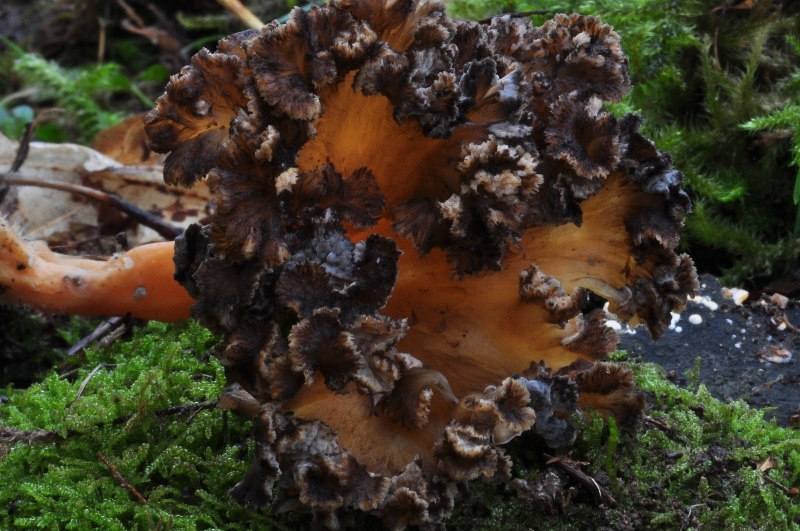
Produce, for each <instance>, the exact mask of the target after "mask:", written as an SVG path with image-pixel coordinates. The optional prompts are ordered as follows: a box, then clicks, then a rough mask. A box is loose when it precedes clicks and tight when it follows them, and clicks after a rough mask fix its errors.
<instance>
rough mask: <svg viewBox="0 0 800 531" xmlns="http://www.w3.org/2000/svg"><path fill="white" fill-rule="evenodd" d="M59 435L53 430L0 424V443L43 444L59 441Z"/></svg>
mask: <svg viewBox="0 0 800 531" xmlns="http://www.w3.org/2000/svg"><path fill="white" fill-rule="evenodd" d="M61 439H62V437H61V435H60V434H59V433H58V432H57V431H54V430H18V429H15V428H9V427H8V426H0V443H3V444H17V443H26V444H35V443H39V444H44V443H50V442H55V441H60V440H61Z"/></svg>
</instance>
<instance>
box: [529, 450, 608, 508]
mask: <svg viewBox="0 0 800 531" xmlns="http://www.w3.org/2000/svg"><path fill="white" fill-rule="evenodd" d="M543 455H544V456H545V458H546V459H547V464H548V465H552V464H554V465H557V466H558V467H559V468H560V469H561V470H563V471H564V472H566V473H567V474H569V475H570V476H572V477H573V478H574V479H577V480H578V481H579V482H580V483H581V484H582V485H583V486H584V487H586V490H588V491H589V492H590V493H591V495H592V497H593V498H594V501H595V503H597V504H598V505H606V506H608V507H614V506H615V505H616V504H617V500H615V499H614V497H613V496H612V495H611V492H609V491H608V489H605V488H603V487H601V486H600V485H599V484H598V483H597V481H595V479H594V478H593V477H591V476H589V475H587V474H585V473H584V472H581V471H580V470H578V469H577V468H575V467H574V466H572V465H571V464H569V462H568V460H567V459H565V458H563V457H553V456H550V455H547V454H543Z"/></svg>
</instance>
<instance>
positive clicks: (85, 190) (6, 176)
mask: <svg viewBox="0 0 800 531" xmlns="http://www.w3.org/2000/svg"><path fill="white" fill-rule="evenodd" d="M2 184H8V185H12V186H38V187H41V188H50V189H52V190H61V191H62V192H69V193H72V194H79V195H82V196H85V197H89V198H92V199H94V200H96V201H98V202H100V203H103V204H106V205H109V206H111V207H113V208H116V209H117V210H120V211H122V212H124V213H125V214H127V215H128V216H130V217H131V218H133V219H134V220H136V221H137V222H138V223H141V224H142V225H145V226H147V227H150V228H151V229H153V230H154V231H156V232H157V233H158V234H160V235H161V236H163V237H164V238H166V239H167V240H174V239H175V238H176V237H178V236H179V235H180V234H181V233H182V232H183V229H181V228H180V227H176V226H175V225H172V224H170V223H167V222H166V221H164V220H163V219H161V218H159V217H158V216H155V215H153V214H151V213H150V212H148V211H146V210H144V209H143V208H139V207H138V206H136V205H134V204H132V203H129V202H128V201H125V200H124V199H121V198H119V197H117V196H116V195H114V194H109V193H107V192H103V191H101V190H97V189H95V188H90V187H88V186H83V185H80V184H72V183H62V182H57V181H45V180H38V179H23V178H19V177H15V176H13V175H12V174H10V173H0V185H2Z"/></svg>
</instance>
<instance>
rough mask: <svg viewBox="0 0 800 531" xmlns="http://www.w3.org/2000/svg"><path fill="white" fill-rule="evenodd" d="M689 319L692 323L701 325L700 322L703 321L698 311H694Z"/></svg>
mask: <svg viewBox="0 0 800 531" xmlns="http://www.w3.org/2000/svg"><path fill="white" fill-rule="evenodd" d="M687 320H688V321H689V322H690V323H692V324H693V325H699V324H700V323H702V322H703V318H702V317H700V316H699V315H697V314H696V313H693V314H692V315H690V316H689V319H687Z"/></svg>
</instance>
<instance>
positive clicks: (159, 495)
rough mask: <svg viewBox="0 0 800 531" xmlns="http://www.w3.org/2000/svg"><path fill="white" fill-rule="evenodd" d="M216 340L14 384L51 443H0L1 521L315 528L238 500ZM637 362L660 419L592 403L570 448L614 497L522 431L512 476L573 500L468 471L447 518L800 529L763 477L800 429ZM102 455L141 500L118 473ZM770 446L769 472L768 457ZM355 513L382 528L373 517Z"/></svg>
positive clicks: (244, 425) (147, 349)
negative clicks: (627, 418) (627, 421)
mask: <svg viewBox="0 0 800 531" xmlns="http://www.w3.org/2000/svg"><path fill="white" fill-rule="evenodd" d="M213 343H214V338H213V337H212V336H211V334H210V333H209V332H208V331H206V330H205V329H203V328H201V327H200V326H198V325H197V324H194V323H184V324H181V325H163V324H155V323H151V324H149V325H147V326H146V327H145V328H143V329H139V330H137V331H136V332H135V333H134V334H133V337H132V338H131V339H130V340H128V341H124V342H119V343H116V344H115V345H114V346H112V347H111V348H110V349H108V350H105V351H101V350H93V349H89V350H87V352H86V354H85V358H84V359H83V360H82V364H81V365H82V368H81V369H80V371H79V372H78V373H77V374H73V377H72V379H67V378H61V377H59V375H58V374H56V373H52V374H50V375H49V376H47V377H46V378H45V379H44V381H43V382H41V383H40V384H36V385H33V386H31V387H30V388H29V389H27V390H24V391H15V390H13V389H11V388H8V389H6V390H5V391H4V393H3V394H5V395H6V396H7V397H9V400H8V402H6V403H3V404H0V433H2V432H3V430H4V429H5V430H6V435H7V434H8V430H9V429H13V430H51V432H52V433H51V432H47V436H48V437H51V438H52V439H55V442H46V443H43V442H38V443H31V444H27V443H17V444H13V445H12V444H9V443H2V442H0V477H2V478H3V482H2V488H0V529H22V528H40V529H79V528H80V529H86V528H87V527H91V528H102V529H306V528H308V527H309V526H310V525H311V519H310V517H307V516H304V515H298V514H288V515H282V516H281V517H280V518H273V517H271V516H269V515H267V514H265V513H262V512H254V511H248V510H245V509H243V508H241V507H239V506H237V505H236V504H235V503H233V502H232V501H231V500H230V499H229V497H228V495H227V491H228V489H229V488H230V487H232V486H233V485H234V484H235V483H236V482H237V481H238V480H239V479H241V478H242V477H243V475H244V473H245V470H246V468H247V465H248V463H249V461H250V459H251V457H252V453H253V447H252V446H253V444H252V425H251V422H250V421H248V420H246V419H241V418H239V417H236V416H233V415H227V414H225V413H223V412H222V411H219V410H216V409H212V408H209V409H199V408H198V407H196V406H193V405H196V404H204V403H206V404H207V403H213V401H214V400H215V399H216V397H217V395H218V393H219V392H220V391H221V389H222V387H223V385H224V381H225V377H224V370H223V368H222V367H221V366H220V365H219V363H217V361H216V360H215V359H214V358H213V356H211V355H210V350H211V347H212V346H213ZM619 357H622V354H621V353H620V354H619ZM630 365H631V368H632V369H633V370H634V371H635V372H636V374H637V381H638V384H639V385H640V386H641V387H642V389H644V390H645V391H646V392H647V393H648V395H649V399H650V402H651V404H650V405H651V409H650V411H649V415H650V416H651V417H652V418H654V419H655V422H648V421H646V422H643V423H642V424H641V425H640V426H637V427H633V428H631V427H622V426H621V427H619V429H617V428H616V427H614V428H611V427H609V426H608V425H607V424H606V423H604V422H603V420H602V419H600V418H599V417H598V416H595V415H590V416H589V417H588V419H587V420H586V421H585V422H584V425H583V427H582V430H581V435H580V437H579V439H578V441H577V442H576V444H575V446H574V447H573V448H572V449H570V450H565V451H562V452H560V454H561V455H563V456H568V457H570V458H571V459H573V460H575V461H582V462H585V463H588V464H587V465H584V466H583V470H584V471H585V472H586V473H587V474H590V475H591V476H592V477H593V478H595V479H596V480H597V481H598V483H599V484H601V485H602V486H604V487H605V488H607V489H609V490H610V491H611V493H612V494H613V496H614V498H615V499H616V500H617V505H616V507H613V508H610V507H604V506H601V507H598V506H597V505H596V504H595V503H594V502H593V500H592V497H591V496H590V493H589V492H588V491H587V490H586V489H584V488H583V487H581V486H580V485H579V484H578V483H576V482H574V481H573V480H569V479H568V477H567V476H566V475H565V474H564V473H563V472H562V471H559V470H557V469H556V468H555V467H553V466H552V465H548V464H547V458H546V457H545V456H543V454H542V451H541V449H542V444H541V441H539V440H537V439H536V438H535V437H534V436H532V435H530V434H526V436H523V437H519V438H517V439H514V440H513V441H511V443H510V444H509V445H508V450H509V452H510V454H511V455H512V457H513V459H514V463H515V467H514V470H513V473H514V475H515V476H516V477H518V478H522V479H525V480H532V479H533V478H534V477H535V476H536V475H537V474H541V473H546V474H556V475H558V476H559V477H560V478H561V479H562V480H563V481H565V482H566V483H565V485H566V488H565V489H564V491H563V492H562V497H561V498H560V499H559V500H556V502H555V503H551V504H544V503H538V502H537V503H532V502H531V501H528V500H523V499H520V498H518V497H517V495H516V493H515V492H513V489H511V488H510V487H498V486H494V485H487V484H481V483H473V484H471V494H470V495H469V496H468V497H467V498H466V499H465V500H463V501H462V502H460V503H459V505H457V507H456V511H455V514H454V515H453V518H452V519H451V520H450V521H449V522H448V524H449V526H450V527H451V528H452V529H469V528H476V529H482V530H495V529H497V530H500V529H504V530H509V529H510V530H514V529H528V528H531V527H535V528H537V529H574V528H576V526H578V527H581V528H587V529H588V528H592V529H615V530H618V529H640V528H644V527H648V526H653V527H655V528H663V529H677V528H680V527H684V528H686V527H698V526H702V527H704V528H708V529H742V528H754V529H755V528H758V529H800V499H799V498H798V496H790V495H787V494H786V493H785V492H784V491H782V490H781V489H780V488H779V487H777V486H775V485H774V484H773V483H771V482H769V481H768V480H766V479H765V478H764V475H769V477H770V478H771V479H773V480H774V481H776V482H778V483H780V484H782V485H785V486H787V487H796V486H797V485H798V484H800V431H798V430H789V429H784V428H781V427H778V426H777V425H776V424H775V423H774V422H767V421H765V420H764V419H763V412H761V411H757V410H752V409H749V408H748V406H747V405H746V404H744V403H742V402H733V403H730V404H726V403H723V402H720V401H718V400H716V399H714V398H712V397H711V396H710V395H709V394H708V392H707V391H706V389H705V388H704V387H703V386H702V385H701V386H699V388H697V390H696V391H689V390H686V389H682V388H679V387H676V386H675V385H673V384H671V383H669V382H667V381H666V380H665V379H664V378H663V375H662V374H661V372H662V371H661V369H660V368H659V367H658V366H656V365H650V364H634V363H632V364H630ZM90 375H91V377H90ZM81 389H82V391H81ZM182 406H186V407H182ZM0 441H2V439H1V438H0ZM98 452H100V453H101V454H102V455H103V456H104V457H105V458H106V459H107V460H108V461H109V463H110V464H111V465H112V466H113V467H114V468H115V469H116V470H118V471H119V473H120V474H121V475H122V476H123V477H124V478H125V479H126V480H127V481H128V482H129V483H130V484H131V485H132V486H133V487H134V488H135V489H136V491H137V492H139V493H140V494H141V495H142V496H143V497H144V498H145V499H146V500H147V502H148V503H147V504H146V505H145V504H142V503H141V502H140V501H139V500H137V498H136V496H135V495H134V494H133V493H132V492H131V491H130V490H128V489H126V488H122V487H121V486H120V482H119V481H118V480H117V479H115V478H114V477H113V476H112V474H111V472H110V471H109V469H108V468H107V467H106V465H104V464H103V463H102V462H101V460H100V458H99V457H98ZM553 453H554V454H555V452H553ZM769 457H771V458H773V459H774V460H775V461H774V463H775V466H774V469H773V470H769V471H767V472H761V471H759V470H757V464H758V463H760V462H763V461H764V460H765V459H767V458H769ZM359 522H361V523H363V525H362V527H364V528H367V527H370V526H372V525H374V522H372V521H371V520H370V519H369V518H368V517H366V516H365V515H362V516H359V517H358V518H357V519H356V520H354V523H355V524H356V525H357V524H358V523H359ZM364 522H367V523H364ZM649 528H652V527H649Z"/></svg>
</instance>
